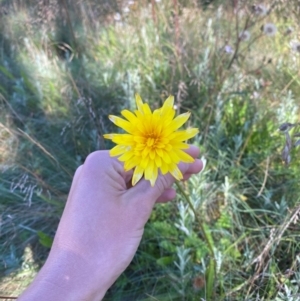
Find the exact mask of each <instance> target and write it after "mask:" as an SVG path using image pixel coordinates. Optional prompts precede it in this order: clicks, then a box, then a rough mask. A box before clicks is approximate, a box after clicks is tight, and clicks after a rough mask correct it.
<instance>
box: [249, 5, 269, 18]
mask: <svg viewBox="0 0 300 301" xmlns="http://www.w3.org/2000/svg"><path fill="white" fill-rule="evenodd" d="M252 9H253V12H254V14H255V15H258V16H265V15H266V14H267V13H268V10H267V8H266V7H265V6H264V5H263V4H257V5H253V7H252Z"/></svg>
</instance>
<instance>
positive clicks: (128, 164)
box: [124, 157, 141, 171]
mask: <svg viewBox="0 0 300 301" xmlns="http://www.w3.org/2000/svg"><path fill="white" fill-rule="evenodd" d="M140 162H141V160H140V158H139V157H133V158H131V159H130V160H129V161H125V162H124V169H125V171H128V170H130V169H132V168H134V167H136V166H137V165H139V164H140Z"/></svg>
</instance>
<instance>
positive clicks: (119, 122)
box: [109, 115, 134, 134]
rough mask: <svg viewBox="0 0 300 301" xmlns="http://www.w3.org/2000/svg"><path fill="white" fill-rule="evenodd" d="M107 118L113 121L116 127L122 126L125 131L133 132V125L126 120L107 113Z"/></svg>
mask: <svg viewBox="0 0 300 301" xmlns="http://www.w3.org/2000/svg"><path fill="white" fill-rule="evenodd" d="M109 120H110V121H111V122H113V123H114V124H115V125H117V126H118V127H120V128H122V129H123V130H125V131H126V132H128V133H130V134H133V129H134V127H133V125H132V124H131V123H130V122H128V121H127V120H124V119H122V118H120V117H118V116H114V115H109Z"/></svg>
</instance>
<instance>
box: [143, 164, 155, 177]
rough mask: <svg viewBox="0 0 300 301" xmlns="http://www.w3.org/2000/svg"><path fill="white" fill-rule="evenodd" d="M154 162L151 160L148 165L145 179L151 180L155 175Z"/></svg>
mask: <svg viewBox="0 0 300 301" xmlns="http://www.w3.org/2000/svg"><path fill="white" fill-rule="evenodd" d="M153 169H154V163H153V161H151V160H149V163H148V166H147V167H146V168H145V179H146V180H150V179H151V178H152V176H153Z"/></svg>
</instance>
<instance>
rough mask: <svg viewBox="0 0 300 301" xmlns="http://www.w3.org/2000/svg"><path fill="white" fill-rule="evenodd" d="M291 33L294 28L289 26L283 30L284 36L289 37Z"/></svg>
mask: <svg viewBox="0 0 300 301" xmlns="http://www.w3.org/2000/svg"><path fill="white" fill-rule="evenodd" d="M293 31H294V28H293V27H291V26H289V27H288V28H287V29H286V30H285V32H284V35H285V36H288V35H290V34H291V33H292V32H293Z"/></svg>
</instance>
